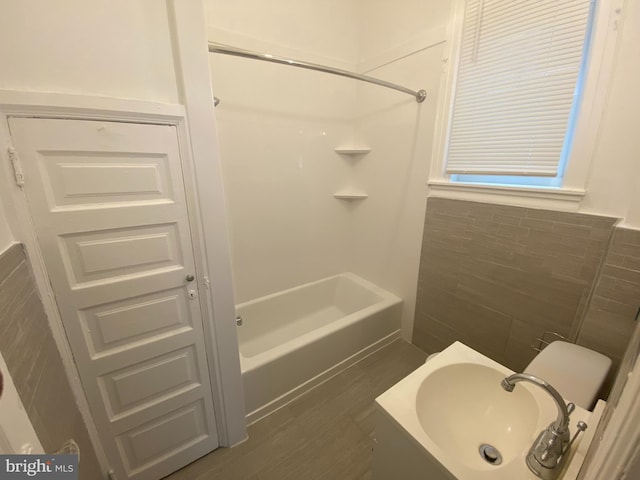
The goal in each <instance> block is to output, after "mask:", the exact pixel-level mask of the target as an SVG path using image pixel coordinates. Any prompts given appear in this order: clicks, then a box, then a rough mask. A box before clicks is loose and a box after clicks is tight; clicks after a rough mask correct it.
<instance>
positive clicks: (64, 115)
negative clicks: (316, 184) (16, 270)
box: [0, 90, 246, 471]
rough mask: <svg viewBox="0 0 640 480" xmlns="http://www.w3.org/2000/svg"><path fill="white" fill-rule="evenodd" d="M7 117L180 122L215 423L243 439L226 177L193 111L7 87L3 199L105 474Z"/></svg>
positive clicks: (1, 94) (1, 121) (2, 100)
mask: <svg viewBox="0 0 640 480" xmlns="http://www.w3.org/2000/svg"><path fill="white" fill-rule="evenodd" d="M8 117H25V118H30V117H38V118H57V119H73V120H100V121H113V122H125V123H144V124H155V125H168V126H175V127H176V132H177V137H178V149H179V151H180V158H181V165H182V173H183V181H184V185H185V194H186V201H187V208H188V213H189V226H190V228H191V231H192V242H193V252H194V261H195V265H196V275H197V279H198V286H199V290H200V292H201V294H200V295H199V297H198V302H199V303H200V308H201V311H202V322H203V329H204V332H205V347H206V354H207V364H208V366H209V375H210V380H211V385H212V390H213V399H214V411H215V417H216V425H215V428H216V430H217V432H218V437H219V441H220V446H232V445H235V444H237V443H239V442H241V441H243V440H244V439H245V438H246V421H245V411H244V398H243V391H242V377H241V373H240V360H239V354H238V345H237V333H236V325H235V302H234V297H233V287H232V283H231V265H230V260H229V251H228V248H229V247H228V234H227V227H226V218H225V211H224V196H223V193H222V178H221V176H220V175H219V174H218V175H213V176H209V175H208V174H209V173H210V172H211V169H213V170H214V173H216V172H215V170H216V168H217V170H218V171H219V165H218V163H219V158H218V157H217V151H213V152H212V151H209V152H208V155H206V156H205V155H203V154H202V153H200V155H196V152H195V150H196V149H195V148H193V139H192V136H190V130H189V124H188V120H187V111H186V109H185V107H184V106H183V105H175V104H160V103H155V102H147V101H139V100H130V99H117V98H106V97H94V96H86V95H69V94H58V93H40V92H19V91H6V90H0V161H1V163H2V165H1V166H0V196H1V198H2V201H3V203H4V204H5V205H6V206H7V207H9V206H13V208H5V210H7V211H6V215H7V218H8V221H9V224H10V225H11V227H12V230H13V231H14V232H13V233H14V234H15V235H16V236H17V240H18V241H20V242H22V243H23V244H24V245H25V247H26V249H27V253H28V257H29V263H30V266H31V268H32V269H33V274H34V277H35V281H36V286H37V289H38V292H39V294H40V298H41V300H42V302H43V304H44V309H45V312H46V314H47V317H48V319H49V326H50V328H51V330H52V333H53V337H54V340H55V342H56V346H57V348H58V351H59V352H60V356H61V358H62V362H63V365H64V368H65V371H66V374H67V377H68V379H69V383H70V386H71V389H72V391H73V393H74V396H75V399H76V401H77V403H78V407H79V410H80V412H81V414H82V417H83V419H84V421H85V423H86V425H87V429H88V431H89V436H90V438H91V441H92V443H93V445H94V448H95V450H96V455H97V457H98V461H99V462H100V464H101V467H102V469H103V471H108V470H109V463H108V461H107V457H106V455H105V452H104V450H103V448H102V445H101V442H100V440H99V437H98V432H97V429H96V425H95V423H94V421H93V417H92V415H91V412H90V409H89V404H88V401H87V398H86V396H85V393H84V389H83V386H82V383H81V381H80V376H79V374H78V370H77V367H76V365H75V362H74V358H73V354H72V352H71V348H70V345H69V343H68V340H67V337H66V333H65V329H64V326H63V323H62V320H61V318H60V314H59V311H58V308H57V305H56V301H55V297H54V294H53V291H52V288H51V284H50V282H49V278H48V274H47V270H46V267H45V264H44V259H43V256H42V253H41V251H40V248H39V244H38V240H37V237H36V233H35V229H34V226H33V224H32V219H31V215H30V211H29V206H28V203H27V199H26V195H25V193H24V191H23V189H22V188H21V187H19V186H18V185H17V184H16V182H15V181H14V172H13V169H12V167H11V161H10V158H9V154H8V148H9V147H10V146H11V135H10V131H9V126H8ZM211 135H213V133H212V134H211ZM201 152H202V149H201ZM17 153H18V155H19V154H20V152H17ZM198 178H200V182H203V181H204V179H205V178H206V179H207V183H206V185H207V187H208V188H206V189H205V188H198V181H197V179H198ZM26 181H28V179H27V180H26ZM203 293H204V294H203Z"/></svg>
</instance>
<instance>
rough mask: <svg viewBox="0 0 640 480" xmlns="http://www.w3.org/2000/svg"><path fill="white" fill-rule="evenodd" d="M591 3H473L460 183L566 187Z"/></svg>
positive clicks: (467, 34)
mask: <svg viewBox="0 0 640 480" xmlns="http://www.w3.org/2000/svg"><path fill="white" fill-rule="evenodd" d="M593 11H594V6H593V4H592V1H590V0H563V1H561V2H559V1H557V0H535V1H534V0H520V1H514V0H467V2H466V8H465V13H464V20H463V22H462V37H461V43H460V51H459V56H458V65H457V67H458V68H457V74H456V78H455V88H454V93H453V106H452V111H451V116H450V119H449V122H450V123H449V131H448V138H447V144H446V147H445V162H446V165H445V171H446V173H447V174H449V175H450V180H451V181H452V182H469V183H483V184H494V185H519V186H535V187H560V186H562V177H563V173H564V170H565V167H566V164H567V159H568V157H569V153H570V150H571V146H572V139H573V132H574V127H575V123H576V122H575V120H576V118H577V114H578V112H579V108H580V99H581V93H582V87H583V83H584V76H585V71H586V67H585V64H586V58H587V55H586V53H587V51H588V48H589V39H590V37H591V28H592V23H593Z"/></svg>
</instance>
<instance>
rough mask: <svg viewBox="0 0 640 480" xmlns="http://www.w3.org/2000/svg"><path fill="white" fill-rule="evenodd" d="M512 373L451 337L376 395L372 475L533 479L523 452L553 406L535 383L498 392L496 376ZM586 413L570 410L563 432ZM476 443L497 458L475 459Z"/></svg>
mask: <svg viewBox="0 0 640 480" xmlns="http://www.w3.org/2000/svg"><path fill="white" fill-rule="evenodd" d="M512 373H514V372H513V371H511V370H509V369H508V368H506V367H505V366H503V365H500V364H499V363H497V362H495V361H493V360H491V359H490V358H488V357H485V356H484V355H482V354H480V353H478V352H476V351H475V350H473V349H471V348H469V347H467V346H466V345H464V344H462V343H459V342H455V343H454V344H452V345H451V346H449V347H448V348H447V349H445V350H443V351H442V352H440V353H439V354H437V355H436V356H435V357H434V358H432V359H431V360H429V361H427V362H426V363H425V364H424V365H423V366H421V367H420V368H418V369H417V370H416V371H415V372H413V373H412V374H410V375H409V376H407V377H406V378H404V379H403V380H401V381H400V382H398V383H397V384H396V385H395V386H393V387H392V388H391V389H389V390H387V391H386V392H385V393H383V394H382V395H380V396H379V397H378V398H377V399H376V410H377V412H376V416H377V417H376V442H377V444H376V446H375V448H374V458H373V470H374V471H373V479H374V480H378V479H380V480H382V479H386V478H403V480H414V479H415V480H423V479H424V478H429V479H430V480H538V477H536V476H535V475H534V474H533V473H532V472H531V471H530V470H529V468H528V467H527V465H526V463H525V457H526V455H527V452H528V451H529V448H530V447H531V445H532V444H533V442H534V440H535V439H536V437H537V436H538V434H539V433H540V432H541V431H542V430H544V429H545V428H546V427H547V426H548V425H549V424H550V423H551V422H552V421H554V420H555V419H556V416H557V408H556V405H555V403H554V402H553V400H552V399H551V397H550V396H549V395H548V394H547V393H546V392H544V391H543V390H542V389H540V388H539V387H536V386H535V385H531V384H528V383H525V382H521V383H518V385H517V386H516V387H515V389H514V390H513V392H510V393H509V392H507V391H505V390H503V389H502V387H501V385H500V382H501V380H502V379H503V378H505V377H507V376H509V375H511V374H512ZM589 415H590V413H589V412H587V411H586V410H583V409H581V408H579V407H578V408H576V410H575V411H574V412H573V414H572V415H571V425H570V431H571V432H572V433H573V432H575V424H576V422H577V421H579V420H583V421H586V420H588V419H589ZM580 441H581V437H578V441H577V442H576V444H575V446H574V447H577V446H578V445H579V444H580ZM483 445H490V446H491V447H493V448H494V449H495V450H497V452H499V454H500V456H501V461H498V462H494V461H492V458H487V457H486V456H484V457H483V455H482V454H481V452H480V449H481V446H483ZM491 453H493V452H491ZM492 456H493V455H490V456H489V457H492ZM567 463H569V462H567ZM559 478H562V480H569V478H570V477H569V476H565V477H559ZM571 478H574V479H575V475H573V477H571Z"/></svg>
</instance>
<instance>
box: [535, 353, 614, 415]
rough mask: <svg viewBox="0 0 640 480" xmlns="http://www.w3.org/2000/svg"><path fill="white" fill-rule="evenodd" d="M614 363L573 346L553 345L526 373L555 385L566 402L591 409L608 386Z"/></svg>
mask: <svg viewBox="0 0 640 480" xmlns="http://www.w3.org/2000/svg"><path fill="white" fill-rule="evenodd" d="M610 368H611V359H610V358H609V357H606V356H605V355H602V354H601V353H598V352H594V351H593V350H590V349H588V348H585V347H582V346H580V345H575V344H573V343H568V342H562V341H555V342H552V343H550V344H549V345H548V346H547V347H546V348H545V349H544V350H542V351H541V352H540V353H539V354H538V355H537V356H536V358H534V359H533V360H532V361H531V363H530V364H529V366H528V367H527V368H526V369H525V372H526V373H530V374H531V375H535V376H537V377H540V378H542V379H544V380H546V381H547V382H549V383H550V384H551V385H553V386H554V387H555V388H556V389H557V390H558V391H559V392H560V394H561V395H562V396H563V397H564V398H565V400H567V401H570V402H573V403H575V404H576V405H579V406H580V407H582V408H586V409H589V408H591V406H592V404H593V402H594V400H595V398H596V395H597V394H598V391H599V390H600V387H601V386H602V384H603V383H604V380H605V378H606V377H607V374H608V373H609V369H610Z"/></svg>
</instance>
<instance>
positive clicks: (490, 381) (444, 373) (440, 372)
mask: <svg viewBox="0 0 640 480" xmlns="http://www.w3.org/2000/svg"><path fill="white" fill-rule="evenodd" d="M504 377H505V374H504V373H503V372H501V371H498V370H496V369H495V368H491V367H489V366H486V365H479V364H475V363H458V364H452V365H446V366H443V367H442V368H439V369H437V370H435V371H433V372H432V373H431V374H430V375H428V376H427V377H426V378H425V379H424V380H423V381H422V383H421V385H420V387H419V388H418V394H417V395H416V412H417V414H418V419H419V421H420V425H421V427H422V429H423V430H424V432H425V433H426V435H428V436H429V438H431V440H433V443H434V444H435V445H437V446H438V447H439V448H440V449H442V450H444V451H448V452H456V455H457V459H458V460H459V461H461V462H463V463H465V464H466V465H468V466H470V467H476V468H483V469H484V468H486V467H487V462H486V461H485V460H484V459H483V458H482V457H481V455H480V454H479V447H480V445H483V444H489V445H491V446H493V447H494V448H496V449H497V450H498V451H499V452H500V454H501V455H502V462H503V463H506V462H510V461H512V460H513V459H515V458H520V457H522V455H523V452H524V453H525V454H526V452H527V451H528V449H529V447H530V446H531V443H532V442H533V439H534V438H535V437H536V435H537V434H538V430H537V424H538V422H537V420H538V418H539V417H540V409H539V408H538V404H537V403H536V400H535V398H534V396H533V394H532V393H531V392H530V391H529V390H527V389H526V388H516V389H514V391H513V392H512V393H508V392H506V391H505V390H503V389H502V387H501V386H500V381H501V380H502V379H503V378H504Z"/></svg>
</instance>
